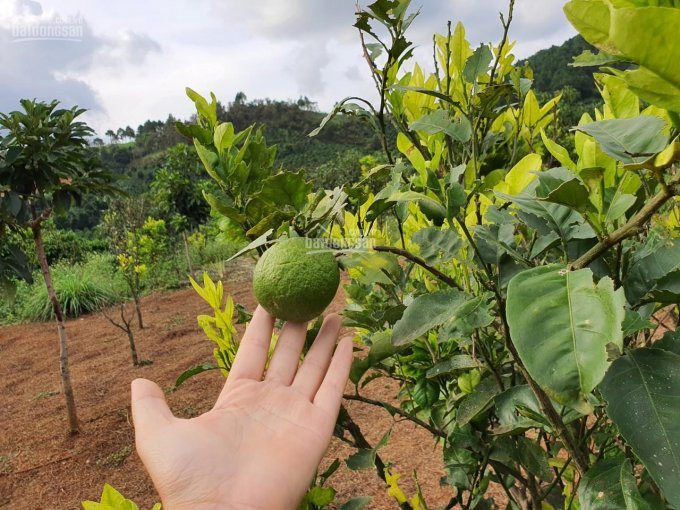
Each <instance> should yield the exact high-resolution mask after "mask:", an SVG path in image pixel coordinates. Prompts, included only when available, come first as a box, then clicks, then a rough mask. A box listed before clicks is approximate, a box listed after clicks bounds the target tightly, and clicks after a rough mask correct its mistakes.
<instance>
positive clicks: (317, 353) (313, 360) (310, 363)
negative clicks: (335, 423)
mask: <svg viewBox="0 0 680 510" xmlns="http://www.w3.org/2000/svg"><path fill="white" fill-rule="evenodd" d="M341 322H342V319H341V318H340V316H339V315H337V314H335V313H332V314H330V315H328V316H327V317H326V319H325V320H324V321H323V325H322V326H321V329H320V330H319V334H318V335H316V340H314V343H313V344H312V347H311V349H309V352H308V353H307V355H306V356H305V360H304V362H303V363H302V366H301V367H300V368H299V369H298V372H297V375H296V376H295V380H294V381H293V388H295V389H296V390H297V391H298V392H299V393H302V394H303V395H306V396H307V397H308V398H309V400H312V399H313V398H314V395H316V392H317V391H318V390H319V386H321V381H323V378H324V375H326V372H327V371H328V365H329V364H330V362H331V357H332V356H333V349H334V348H335V342H336V341H337V340H338V333H339V332H340V324H341Z"/></svg>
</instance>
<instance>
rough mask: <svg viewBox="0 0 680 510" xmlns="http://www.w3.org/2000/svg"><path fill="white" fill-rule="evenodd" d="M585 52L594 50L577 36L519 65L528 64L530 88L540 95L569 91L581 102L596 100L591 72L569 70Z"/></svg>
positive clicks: (586, 70) (583, 68)
mask: <svg viewBox="0 0 680 510" xmlns="http://www.w3.org/2000/svg"><path fill="white" fill-rule="evenodd" d="M585 50H591V51H594V50H595V49H594V48H593V46H591V45H590V44H588V43H587V42H586V41H585V39H583V37H581V36H580V35H577V36H575V37H572V38H571V39H567V40H566V41H564V42H563V43H562V44H561V45H559V46H551V47H550V48H547V49H545V50H540V51H538V52H537V53H535V54H534V55H532V56H531V57H529V58H527V59H526V60H525V61H523V62H529V65H530V66H531V68H532V69H533V70H534V88H535V89H536V90H539V91H541V92H555V91H558V90H562V89H564V88H565V87H572V88H573V89H575V90H576V91H578V92H579V94H580V99H582V100H589V99H596V98H599V97H600V95H599V93H598V91H597V88H596V87H595V82H594V81H593V68H592V67H571V66H569V64H570V63H571V62H572V60H573V58H574V57H575V56H576V55H580V54H581V53H583V52H584V51H585ZM595 51H596V50H595Z"/></svg>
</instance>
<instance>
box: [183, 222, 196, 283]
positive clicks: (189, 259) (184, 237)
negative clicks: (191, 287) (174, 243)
mask: <svg viewBox="0 0 680 510" xmlns="http://www.w3.org/2000/svg"><path fill="white" fill-rule="evenodd" d="M182 241H184V254H185V255H186V257H187V268H188V269H189V274H190V275H191V277H192V278H193V277H194V267H193V264H192V263H191V254H190V253H189V243H187V233H186V232H182Z"/></svg>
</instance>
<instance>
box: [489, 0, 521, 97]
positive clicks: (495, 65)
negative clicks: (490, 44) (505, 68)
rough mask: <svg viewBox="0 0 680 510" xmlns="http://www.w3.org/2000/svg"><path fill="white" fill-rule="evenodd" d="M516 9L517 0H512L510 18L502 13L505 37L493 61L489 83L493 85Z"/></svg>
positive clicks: (509, 10) (509, 11)
mask: <svg viewBox="0 0 680 510" xmlns="http://www.w3.org/2000/svg"><path fill="white" fill-rule="evenodd" d="M514 9H515V0H510V5H509V6H508V19H507V20H505V19H503V15H502V14H501V22H502V23H503V39H501V46H500V48H498V55H496V61H495V62H494V63H493V68H492V69H491V76H490V78H489V85H493V80H494V78H495V77H496V71H497V70H498V64H499V62H500V60H501V55H503V48H504V47H505V45H506V44H507V43H508V31H509V30H510V23H512V12H513V10H514Z"/></svg>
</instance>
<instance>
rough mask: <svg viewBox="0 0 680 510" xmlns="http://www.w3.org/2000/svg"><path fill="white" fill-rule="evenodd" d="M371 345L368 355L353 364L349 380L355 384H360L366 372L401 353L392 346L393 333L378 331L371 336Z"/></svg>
mask: <svg viewBox="0 0 680 510" xmlns="http://www.w3.org/2000/svg"><path fill="white" fill-rule="evenodd" d="M370 340H371V345H370V347H369V350H368V355H367V356H366V357H365V358H363V359H361V358H355V359H354V361H353V362H352V369H351V370H350V375H349V378H350V380H351V381H352V382H353V383H354V384H358V383H359V381H360V380H361V378H362V377H363V375H364V374H365V373H366V371H367V370H368V369H369V368H371V367H373V366H375V365H377V364H378V363H380V362H381V361H383V360H385V359H387V358H389V357H390V356H392V355H394V354H396V353H397V352H399V351H400V349H399V348H398V347H395V346H394V345H392V331H391V330H384V331H377V332H375V333H373V334H372V335H371V339H370Z"/></svg>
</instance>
